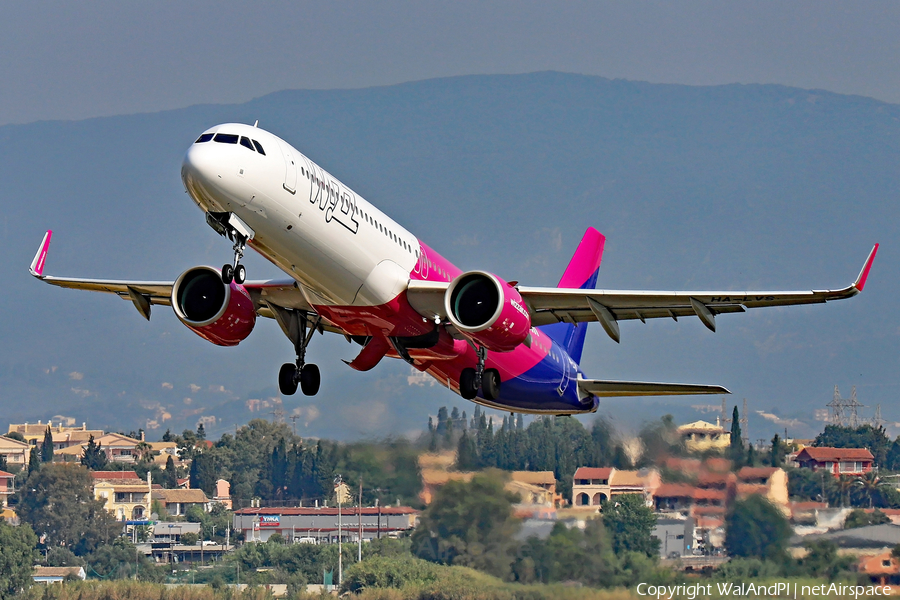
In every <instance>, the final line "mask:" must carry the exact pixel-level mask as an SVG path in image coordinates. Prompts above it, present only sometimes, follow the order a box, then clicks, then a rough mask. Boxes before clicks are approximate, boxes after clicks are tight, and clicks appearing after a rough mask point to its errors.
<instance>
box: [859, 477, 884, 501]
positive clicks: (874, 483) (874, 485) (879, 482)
mask: <svg viewBox="0 0 900 600" xmlns="http://www.w3.org/2000/svg"><path fill="white" fill-rule="evenodd" d="M855 483H856V485H858V486H861V487H862V489H863V491H864V492H865V493H866V495H867V496H868V497H869V508H872V507H873V506H874V504H875V495H876V494H879V492H880V489H881V486H883V485H884V484H885V482H884V480H883V479H882V478H881V477H879V476H878V474H877V473H876V472H875V471H869V472H868V473H865V474H863V475H860V476H859V477H857V478H856V482H855ZM879 495H880V494H879Z"/></svg>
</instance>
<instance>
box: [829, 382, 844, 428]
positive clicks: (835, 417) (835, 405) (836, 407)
mask: <svg viewBox="0 0 900 600" xmlns="http://www.w3.org/2000/svg"><path fill="white" fill-rule="evenodd" d="M825 406H827V407H829V408H830V409H831V424H832V425H838V426H840V427H843V426H844V425H845V420H844V399H843V398H841V393H840V392H839V391H838V386H834V398H833V399H832V400H831V402H829V403H828V404H826V405H825Z"/></svg>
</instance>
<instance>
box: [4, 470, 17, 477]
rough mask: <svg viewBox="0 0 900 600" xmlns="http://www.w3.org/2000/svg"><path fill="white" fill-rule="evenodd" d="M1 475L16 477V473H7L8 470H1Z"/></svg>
mask: <svg viewBox="0 0 900 600" xmlns="http://www.w3.org/2000/svg"><path fill="white" fill-rule="evenodd" d="M0 477H15V475H13V474H12V473H7V472H6V471H0Z"/></svg>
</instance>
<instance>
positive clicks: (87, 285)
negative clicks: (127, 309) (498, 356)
mask: <svg viewBox="0 0 900 600" xmlns="http://www.w3.org/2000/svg"><path fill="white" fill-rule="evenodd" d="M52 235H53V232H52V231H47V233H45V234H44V239H43V240H42V241H41V245H40V247H39V248H38V251H37V253H36V254H35V255H34V260H32V261H31V267H30V268H29V269H28V270H29V272H30V273H31V274H32V275H33V276H34V277H36V278H38V279H40V280H41V281H43V282H44V283H49V284H50V285H55V286H59V287H64V288H71V289H76V290H87V291H90V292H104V293H107V294H115V295H117V296H118V297H120V298H122V299H123V300H130V301H131V302H132V303H133V304H134V307H135V308H136V309H137V311H138V312H139V313H140V314H141V315H142V316H143V317H144V318H145V319H147V320H149V319H150V307H151V306H152V305H154V304H161V305H165V306H171V305H172V287H173V286H174V285H175V282H174V281H138V280H114V279H84V278H76V277H54V276H52V275H44V263H45V261H46V259H47V250H48V248H49V247H50V238H51V237H52ZM243 285H244V287H245V288H246V289H247V292H248V293H249V294H250V298H251V299H252V300H253V306H254V308H255V309H256V313H257V314H258V315H259V316H261V317H269V318H276V314H275V313H276V311H277V310H278V309H279V308H282V309H294V310H298V311H302V312H305V313H306V314H307V315H308V319H309V323H310V325H312V324H315V325H316V326H318V327H320V328H321V329H322V330H323V331H331V332H334V333H341V334H343V333H344V331H343V330H342V329H340V328H339V327H336V326H335V325H334V324H332V323H331V322H329V321H325V320H324V319H321V320H320V319H316V318H315V316H316V313H315V310H313V308H312V307H311V306H310V305H309V303H308V302H307V301H306V298H305V297H304V296H303V293H302V292H301V291H300V289H299V287H298V286H297V282H296V281H294V280H293V279H270V280H265V281H248V282H246V283H244V284H243ZM276 320H278V319H276ZM278 322H279V325H282V323H281V320H278ZM283 327H284V326H283V325H282V328H283Z"/></svg>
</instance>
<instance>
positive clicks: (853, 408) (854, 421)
mask: <svg viewBox="0 0 900 600" xmlns="http://www.w3.org/2000/svg"><path fill="white" fill-rule="evenodd" d="M847 408H849V409H850V427H853V428H854V429H855V428H856V427H859V426H860V425H862V422H861V421H860V419H859V414H858V413H857V409H859V408H866V405H865V404H860V403H859V400H857V399H856V386H855V385H854V386H853V387H852V388H850V400H848V401H847Z"/></svg>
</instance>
